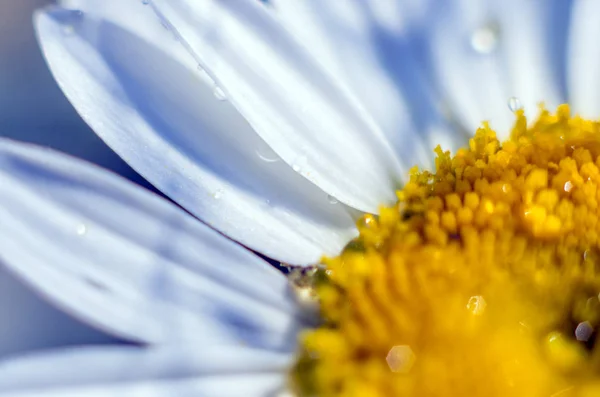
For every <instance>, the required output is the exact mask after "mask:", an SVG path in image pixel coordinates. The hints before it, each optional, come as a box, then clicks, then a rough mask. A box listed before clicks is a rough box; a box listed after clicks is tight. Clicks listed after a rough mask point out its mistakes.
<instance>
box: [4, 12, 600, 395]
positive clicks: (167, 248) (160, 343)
mask: <svg viewBox="0 0 600 397" xmlns="http://www.w3.org/2000/svg"><path fill="white" fill-rule="evenodd" d="M596 8H597V5H596V4H595V3H594V2H592V1H586V0H580V1H572V2H568V1H551V2H542V1H533V0H532V1H527V2H516V1H514V2H513V1H509V2H506V1H505V2H495V1H490V2H485V3H482V2H475V1H472V2H469V1H448V2H442V1H419V2H416V1H398V2H392V1H369V2H336V3H335V4H334V3H333V2H317V1H306V2H302V3H298V2H296V3H292V2H285V1H269V2H268V3H266V4H265V3H261V2H258V1H238V2H233V1H232V2H226V1H216V0H205V1H193V2H192V1H184V0H147V1H142V2H137V3H136V2H130V3H126V4H125V3H123V2H117V1H116V0H115V1H106V0H105V1H100V0H98V1H93V0H89V1H83V0H80V1H78V0H71V1H64V2H62V3H61V5H60V6H56V7H51V8H48V9H46V10H43V11H41V12H40V13H38V14H37V16H36V26H37V29H38V34H39V38H40V42H41V44H42V48H43V51H44V54H45V56H46V59H47V61H48V63H49V65H50V67H51V69H52V71H53V73H54V76H55V78H56V79H57V81H58V83H59V85H60V86H61V88H62V89H63V91H64V92H65V94H66V96H67V97H68V98H69V99H70V101H71V102H72V103H73V105H74V106H75V107H76V108H77V110H78V111H79V112H80V114H81V115H82V117H83V118H84V119H85V120H86V121H87V122H88V123H89V124H90V125H91V126H92V128H93V129H94V130H95V131H96V132H97V133H98V134H99V135H100V136H101V137H102V138H103V139H104V140H105V141H106V142H107V143H108V144H109V145H110V146H111V147H112V148H113V149H114V150H115V151H116V152H117V153H118V154H119V155H120V156H122V157H123V158H124V159H125V160H126V161H127V162H128V163H129V164H130V165H131V166H132V167H133V168H134V169H136V170H137V171H138V172H140V173H141V174H142V175H143V176H144V177H145V178H147V179H148V180H149V181H150V182H152V183H153V184H154V185H155V186H156V187H158V188H159V189H160V190H161V191H162V192H163V193H164V194H165V195H167V196H168V197H169V198H171V199H172V200H173V201H175V202H176V203H177V204H179V205H180V206H181V207H183V208H184V209H185V210H187V211H188V212H189V213H190V214H191V215H193V216H195V217H196V218H199V219H201V220H203V221H205V222H206V223H207V224H209V225H210V226H212V227H213V228H214V229H216V230H218V231H220V232H222V233H223V234H225V235H227V236H229V237H231V238H232V239H234V240H236V241H238V242H240V243H241V244H243V245H245V246H247V247H249V248H252V249H253V250H255V251H258V252H260V253H262V254H264V255H265V256H267V257H270V258H273V259H276V260H279V261H282V262H286V263H291V264H298V265H315V264H317V263H318V265H315V266H312V267H308V268H307V269H306V270H304V271H299V272H296V273H294V275H295V277H293V278H292V280H291V281H292V287H289V286H288V284H287V283H288V282H287V281H286V280H285V279H284V277H283V276H282V275H280V274H279V273H276V272H275V271H274V270H272V269H268V265H267V264H266V262H263V261H262V260H260V259H257V258H256V257H253V256H252V255H251V254H249V253H248V252H247V251H244V250H243V249H242V248H240V247H239V246H236V245H234V243H231V242H228V241H226V240H224V238H223V237H217V235H216V234H215V233H214V232H209V231H208V229H207V228H206V227H204V226H202V225H201V224H200V223H199V222H198V221H197V220H195V219H194V218H192V217H191V216H189V215H187V214H186V213H183V212H182V211H181V210H178V209H175V208H173V207H172V206H171V205H170V204H166V203H164V202H163V201H161V200H160V199H157V198H155V197H151V196H149V195H148V194H146V193H141V192H140V190H139V188H133V187H131V186H128V185H126V184H124V183H123V182H118V181H115V180H114V177H108V176H106V175H103V174H102V173H101V172H99V171H98V170H96V169H93V168H92V169H93V170H94V171H89V170H88V167H87V166H84V165H81V164H77V165H72V164H73V163H76V161H74V160H68V161H67V160H65V159H63V158H61V157H60V156H57V155H54V154H48V153H46V154H45V155H41V154H37V152H38V150H37V149H31V148H28V149H23V148H20V147H18V145H16V144H9V143H6V144H5V147H6V149H4V151H3V156H4V158H6V159H7V160H4V161H3V163H2V167H3V170H7V171H6V172H5V174H6V177H7V178H10V184H7V186H9V188H6V191H7V193H5V195H6V197H8V199H7V203H6V204H3V205H2V207H3V208H5V210H4V212H3V213H4V214H5V218H6V219H7V220H6V221H5V220H4V218H2V222H3V223H6V224H8V225H9V226H10V227H8V228H6V231H5V232H4V233H5V235H0V236H1V237H2V238H1V239H0V242H1V244H3V245H2V246H1V247H0V248H1V249H0V252H2V255H3V258H5V260H6V261H7V263H8V266H9V267H10V268H11V269H13V270H14V271H15V272H17V274H19V275H20V276H21V277H23V278H24V279H25V280H27V281H28V282H29V283H31V284H34V285H35V286H36V288H37V289H38V290H39V291H40V292H41V293H43V294H45V295H46V296H47V297H48V299H50V300H51V301H53V302H55V303H56V304H58V305H60V306H61V307H63V308H64V309H65V310H66V311H68V312H69V313H72V314H73V315H75V316H78V317H80V318H84V319H86V320H87V321H89V322H90V323H92V324H95V325H96V326H98V327H101V328H103V329H106V330H107V331H109V332H111V333H114V334H116V335H120V336H122V337H126V338H129V339H133V340H137V341H140V342H143V343H146V344H149V345H151V346H153V347H150V348H148V349H143V350H139V349H138V348H135V349H133V350H129V351H127V352H123V351H122V350H118V351H112V350H111V351H104V350H102V351H97V352H89V353H86V352H83V353H80V352H75V353H71V354H69V353H58V354H57V355H55V356H50V357H41V358H31V359H23V361H17V362H15V363H10V362H9V363H7V364H5V368H6V372H3V373H6V374H10V375H11V376H10V377H8V378H7V379H9V380H7V386H5V390H8V391H15V392H17V391H20V390H25V391H26V390H27V387H29V389H30V390H32V387H33V389H35V387H36V386H37V387H38V390H39V388H42V387H48V386H53V387H54V390H57V391H56V393H59V394H60V395H64V393H65V392H67V391H70V392H72V393H74V394H76V395H81V394H82V393H83V391H90V392H93V393H102V392H104V393H106V392H108V391H115V392H120V393H122V394H124V393H131V392H140V393H141V392H143V391H146V390H153V392H155V393H157V394H158V393H165V394H167V395H169V394H170V395H172V394H176V395H178V394H182V393H184V392H188V391H189V392H196V393H198V394H199V395H215V396H217V395H218V396H221V395H269V393H278V392H284V391H285V392H289V393H293V394H297V395H300V396H355V395H356V396H389V395H407V396H456V395H476V396H510V395H515V396H517V395H528V396H540V397H542V396H559V395H560V396H577V397H584V396H592V395H598V393H600V380H599V378H598V373H599V371H600V366H599V364H598V357H600V356H599V355H600V348H598V347H597V346H596V345H595V341H596V338H597V327H598V326H600V298H599V292H600V276H599V275H598V270H597V263H598V255H599V253H600V251H599V248H600V247H599V241H598V233H599V232H600V224H599V223H598V216H599V214H600V209H599V208H598V200H599V199H600V193H599V192H598V189H597V186H598V183H600V171H599V167H600V158H599V156H600V124H599V123H598V122H595V121H590V120H588V119H586V118H584V117H596V116H597V109H596V107H597V104H598V94H597V93H596V91H595V90H593V89H592V90H590V89H589V88H590V86H593V85H594V84H595V83H596V82H597V80H598V78H599V77H600V75H599V74H598V70H600V69H599V68H597V67H596V65H597V63H598V60H599V59H600V57H598V56H597V55H596V54H595V53H593V52H590V51H589V50H588V48H587V46H588V44H587V43H589V41H587V38H588V37H592V36H593V34H594V33H595V30H596V29H597V26H599V25H598V24H597V23H596V20H595V14H596V13H595V11H596ZM541 102H543V103H545V104H546V105H545V106H547V108H546V107H544V105H540V106H539V107H538V105H539V104H540V103H541ZM564 102H568V103H570V105H565V104H562V105H559V104H561V103H564ZM546 109H551V111H549V110H546ZM554 109H556V110H555V111H554ZM572 110H573V114H572V113H571V112H572ZM482 120H486V121H485V122H484V123H483V124H480V123H481V121H482ZM496 131H498V132H499V133H498V134H497V133H496ZM467 136H469V137H471V136H472V137H471V139H469V140H468V143H467ZM438 144H441V146H437V145H438ZM463 145H464V146H465V148H463V149H459V150H456V148H457V147H460V146H463ZM434 148H435V150H433V149H434ZM446 149H453V150H454V153H455V154H451V152H447V151H444V150H446ZM434 152H435V161H433V160H434V159H433V156H431V155H430V153H434ZM67 163H68V164H67ZM415 164H416V165H419V166H425V167H426V166H427V165H431V164H435V167H434V169H433V170H431V168H427V167H426V168H425V170H423V168H421V169H419V168H418V167H414V168H413V165H415ZM427 169H430V171H427ZM3 172H4V171H3ZM13 185H14V186H13ZM150 203H152V204H150ZM174 214H178V215H174ZM361 214H362V215H361ZM372 214H377V215H372ZM78 222H80V223H78ZM76 224H78V225H79V226H74V225H76ZM74 228H75V229H74ZM74 230H75V232H74ZM93 230H98V232H94V233H98V234H97V235H95V234H93V233H92V231H93ZM78 233H79V234H81V235H82V236H83V238H82V239H79V238H77V237H76V236H74V234H78ZM182 233H183V234H184V235H182ZM55 236H58V237H55ZM15 247H16V248H15ZM154 263H156V264H154ZM49 277H50V280H52V281H50V280H48V278H49ZM207 280H209V281H211V282H209V281H207ZM292 291H293V292H292ZM246 295H248V296H249V297H251V298H253V299H248V298H245V296H246ZM314 303H318V311H311V309H314V308H315V307H314V306H313V304H314ZM315 320H317V321H316V322H315ZM220 346H224V347H222V348H221V347H220ZM219 349H221V350H219ZM188 355H189V356H188ZM187 357H189V359H188V358H187ZM113 361H114V362H119V363H122V366H123V367H126V368H133V370H131V372H129V371H122V370H118V371H115V369H114V368H115V367H114V365H113V364H111V363H112V362H113ZM146 362H147V363H148V364H147V365H144V364H143V363H146ZM78 363H83V364H78ZM75 366H77V367H82V368H95V367H98V368H100V369H101V370H100V371H98V372H97V373H94V375H90V376H88V375H85V374H83V375H82V374H75V375H74V374H73V373H72V372H68V373H62V374H61V373H60V372H61V371H63V370H64V368H76V367H75ZM119 368H120V367H119ZM138 368H139V370H138ZM39 373H44V374H49V375H48V376H47V377H45V378H44V377H43V378H41V379H42V380H41V381H37V383H34V386H27V384H28V383H29V382H34V381H33V380H32V378H33V379H38V378H37V377H38V376H39ZM224 374H226V375H224ZM11 379H16V380H14V381H13V380H11ZM173 379H177V382H175V381H174V380H173ZM238 379H239V382H238ZM102 382H107V383H102ZM153 385H156V388H154V389H153V388H152V387H153ZM173 385H174V386H173ZM207 385H208V386H207ZM77 387H83V389H78V388H77ZM169 387H175V388H174V389H169ZM179 387H181V389H179ZM187 387H190V389H186V388H187ZM61 393H62V394H61Z"/></svg>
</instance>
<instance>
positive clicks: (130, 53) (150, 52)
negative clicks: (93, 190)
mask: <svg viewBox="0 0 600 397" xmlns="http://www.w3.org/2000/svg"><path fill="white" fill-rule="evenodd" d="M81 4H82V5H83V4H87V8H85V10H87V12H84V13H83V14H81V13H78V12H70V11H65V10H57V9H51V10H48V11H46V12H45V13H41V14H38V17H37V29H38V34H39V36H40V40H41V43H42V46H43V49H44V54H45V56H46V58H47V60H48V63H49V64H50V67H51V69H52V71H53V73H54V76H55V77H56V79H57V81H58V82H59V84H60V85H61V87H62V88H63V90H64V91H65V93H66V95H67V96H68V97H69V99H70V100H71V102H72V103H73V104H74V105H75V107H76V108H77V110H78V111H79V112H80V114H81V115H82V116H83V117H84V119H86V121H87V122H88V123H89V124H90V125H91V126H92V128H93V129H94V130H95V131H96V132H97V133H98V134H99V135H100V136H101V137H102V138H103V139H104V140H105V141H106V142H107V143H108V144H109V145H110V146H111V147H112V148H114V149H115V150H116V151H117V152H118V153H119V155H120V156H121V157H123V158H124V159H125V160H126V161H127V162H128V163H129V164H130V165H131V166H132V167H133V168H134V169H136V170H137V171H138V172H139V173H140V174H142V175H143V176H144V177H145V178H147V179H148V180H149V181H150V182H152V183H153V184H154V185H155V186H157V187H158V188H159V189H160V190H161V191H163V192H164V193H165V194H167V195H168V196H169V197H171V198H172V199H173V200H175V201H176V202H177V203H179V204H180V205H182V206H183V207H184V208H186V209H187V210H188V211H190V212H191V213H193V214H194V215H196V216H198V217H199V218H201V219H202V220H204V221H205V222H207V223H209V224H210V225H212V226H214V227H215V228H217V229H218V230H220V231H222V232H223V233H225V234H227V235H228V236H230V237H232V238H234V239H236V240H238V241H240V242H241V243H243V244H244V245H247V246H249V247H251V248H253V249H255V250H257V251H260V252H262V253H263V254H265V255H266V256H269V257H272V258H276V259H279V260H281V261H284V262H289V263H296V264H303V263H311V262H315V261H317V260H318V259H319V258H320V256H321V255H323V254H329V255H334V254H337V253H338V252H339V250H340V249H341V248H342V247H343V245H344V244H345V243H346V242H347V241H348V240H349V239H351V238H352V236H353V235H354V233H355V230H354V229H355V228H354V221H353V219H352V217H351V216H350V215H349V214H348V212H347V211H346V209H345V206H343V205H332V204H331V203H330V200H329V199H328V197H327V194H326V193H324V192H323V191H321V190H320V189H318V188H317V187H315V186H314V185H312V184H311V183H309V182H307V181H306V180H305V179H304V178H302V177H300V176H299V175H297V174H296V173H295V172H294V171H293V170H292V169H291V168H290V167H289V166H287V165H285V163H284V162H283V161H281V160H280V159H279V157H278V156H277V155H275V153H273V152H272V151H271V150H270V149H269V147H268V145H266V144H265V143H264V141H262V139H261V138H259V137H258V135H256V133H255V132H254V131H252V129H251V128H250V127H249V125H248V124H247V123H246V122H245V121H244V120H243V119H242V118H241V116H240V115H239V114H238V113H237V111H236V110H235V109H234V108H233V107H232V106H231V104H230V103H228V102H227V101H218V100H216V99H215V98H214V95H213V86H211V85H210V84H208V83H207V82H206V79H205V77H206V76H205V75H204V74H203V73H200V72H199V71H198V70H197V68H196V62H195V61H194V60H193V59H192V57H191V56H190V55H189V54H188V53H187V52H186V51H185V50H184V49H183V48H182V47H181V45H179V43H177V42H176V40H175V39H174V38H173V36H172V34H171V33H169V32H168V31H166V30H165V29H164V28H163V27H162V26H161V25H160V24H159V23H158V21H157V18H156V17H155V15H154V13H153V12H152V10H151V9H150V7H147V6H144V5H142V3H141V2H135V3H133V2H127V6H125V5H124V6H122V7H116V6H114V4H116V3H115V2H114V1H113V2H112V4H113V7H112V8H111V7H108V6H107V7H105V8H102V7H101V5H98V4H101V3H98V2H92V3H81ZM94 4H95V6H94ZM105 4H109V3H105ZM119 4H120V5H121V4H124V3H123V2H121V1H120V0H119ZM116 9H120V11H121V14H120V15H121V19H120V20H119V19H118V18H117V17H116V16H114V14H115V10H116ZM134 12H135V15H136V18H128V19H134V20H138V22H136V23H135V24H133V23H132V24H130V25H132V26H128V25H127V24H126V21H123V17H122V16H123V15H125V16H126V18H127V15H132V13H134ZM94 13H98V15H99V16H96V15H95V14H94ZM103 16H104V17H107V18H109V17H110V18H111V19H110V20H106V19H102V18H100V17H103ZM113 19H114V21H115V22H112V21H113ZM127 29H133V33H132V31H130V30H127Z"/></svg>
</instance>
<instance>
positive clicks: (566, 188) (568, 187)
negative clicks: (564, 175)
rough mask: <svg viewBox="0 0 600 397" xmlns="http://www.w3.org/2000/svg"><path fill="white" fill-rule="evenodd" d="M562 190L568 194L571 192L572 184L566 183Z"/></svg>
mask: <svg viewBox="0 0 600 397" xmlns="http://www.w3.org/2000/svg"><path fill="white" fill-rule="evenodd" d="M563 190H564V191H565V192H567V193H569V192H570V191H571V190H573V183H572V182H571V181H566V182H565V186H563Z"/></svg>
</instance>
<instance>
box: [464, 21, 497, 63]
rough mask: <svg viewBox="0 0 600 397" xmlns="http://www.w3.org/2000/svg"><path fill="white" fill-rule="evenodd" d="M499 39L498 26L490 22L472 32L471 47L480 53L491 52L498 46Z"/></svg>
mask: <svg viewBox="0 0 600 397" xmlns="http://www.w3.org/2000/svg"><path fill="white" fill-rule="evenodd" d="M498 39H499V31H498V26H497V25H496V24H494V23H488V24H485V25H483V26H481V27H479V28H477V29H475V30H474V31H473V33H471V48H473V50H474V51H475V52H477V53H478V54H482V55H487V54H491V53H492V52H494V51H495V50H496V47H498Z"/></svg>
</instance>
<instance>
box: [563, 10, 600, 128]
mask: <svg viewBox="0 0 600 397" xmlns="http://www.w3.org/2000/svg"><path fill="white" fill-rule="evenodd" d="M599 35H600V4H599V3H598V2H597V1H594V0H579V1H575V2H574V4H573V10H572V14H571V31H570V33H569V52H568V58H567V59H568V62H569V64H568V70H567V72H568V75H567V76H568V82H569V100H570V101H571V103H572V104H573V108H574V110H575V111H577V112H579V113H581V114H582V116H584V117H589V118H594V119H595V118H598V117H599V116H600V89H599V88H600V51H599V50H598V48H597V39H598V37H599Z"/></svg>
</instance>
